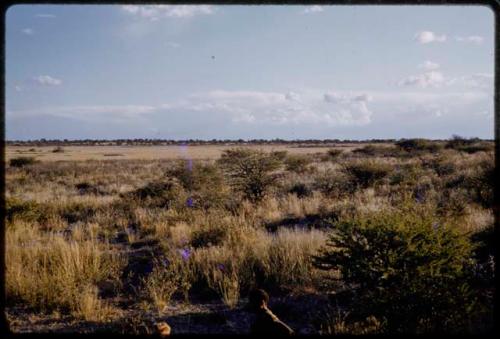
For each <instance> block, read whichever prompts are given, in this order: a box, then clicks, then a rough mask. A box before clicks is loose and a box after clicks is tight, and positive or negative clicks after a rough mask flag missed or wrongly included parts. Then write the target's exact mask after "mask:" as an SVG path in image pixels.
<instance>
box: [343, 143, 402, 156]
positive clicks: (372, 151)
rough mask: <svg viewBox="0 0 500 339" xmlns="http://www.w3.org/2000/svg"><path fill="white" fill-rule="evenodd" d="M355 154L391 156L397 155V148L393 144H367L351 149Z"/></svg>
mask: <svg viewBox="0 0 500 339" xmlns="http://www.w3.org/2000/svg"><path fill="white" fill-rule="evenodd" d="M352 152H353V153H355V154H362V155H367V156H378V157H392V156H397V155H399V152H398V149H397V148H395V147H394V146H392V147H387V146H378V145H367V146H364V147H361V148H356V149H354V150H353V151H352Z"/></svg>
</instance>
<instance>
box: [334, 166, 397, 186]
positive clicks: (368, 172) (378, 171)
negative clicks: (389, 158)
mask: <svg viewBox="0 0 500 339" xmlns="http://www.w3.org/2000/svg"><path fill="white" fill-rule="evenodd" d="M391 170H392V166H391V165H389V164H387V163H382V162H375V161H370V160H365V161H360V162H354V163H350V164H346V165H344V167H343V171H344V172H345V173H346V174H348V175H350V176H351V177H352V178H353V179H354V182H355V183H357V184H358V185H359V186H360V187H362V188H366V187H369V186H372V185H373V184H374V183H375V182H377V181H379V180H380V179H383V178H385V177H386V176H387V175H388V174H389V173H390V172H391Z"/></svg>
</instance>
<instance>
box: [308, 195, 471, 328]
mask: <svg viewBox="0 0 500 339" xmlns="http://www.w3.org/2000/svg"><path fill="white" fill-rule="evenodd" d="M334 226H335V229H334V231H332V234H331V236H330V239H329V242H328V244H327V246H326V247H325V248H324V249H323V251H322V253H321V254H320V255H319V256H316V257H315V265H316V266H317V267H318V268H320V269H324V270H332V269H333V270H339V271H340V272H341V279H342V280H343V281H344V282H345V283H347V284H348V285H350V286H352V287H353V288H355V289H356V290H357V294H356V295H357V297H356V298H355V300H354V301H353V306H352V307H353V313H354V314H356V315H358V316H360V317H361V318H366V317H367V316H370V315H373V316H375V317H376V318H377V319H378V320H380V321H381V328H382V330H383V331H386V332H411V333H415V332H426V331H440V330H442V331H453V330H456V331H460V330H461V329H464V328H466V327H467V326H468V321H469V319H470V318H469V317H470V316H471V314H472V313H473V311H474V305H475V304H474V301H475V299H474V295H473V292H472V291H471V290H470V287H469V285H468V284H467V282H466V277H467V271H468V265H469V263H470V258H471V250H472V246H471V244H470V241H469V240H468V238H467V237H466V236H464V235H462V234H460V233H459V232H458V231H457V230H456V227H455V228H453V227H450V226H449V225H447V224H445V223H442V222H441V221H440V220H438V219H437V218H436V216H435V213H434V212H433V211H429V210H425V209H424V208H423V207H417V206H416V205H409V206H407V207H405V208H402V209H401V210H400V211H397V212H385V211H384V212H378V213H373V214H372V215H365V216H358V217H355V218H352V219H350V220H345V221H343V222H339V223H337V224H335V225H334Z"/></svg>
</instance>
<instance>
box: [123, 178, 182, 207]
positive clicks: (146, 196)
mask: <svg viewBox="0 0 500 339" xmlns="http://www.w3.org/2000/svg"><path fill="white" fill-rule="evenodd" d="M124 197H125V198H132V199H135V200H138V201H139V202H140V203H141V204H142V205H145V206H149V207H158V208H171V207H173V206H174V205H175V204H176V203H177V202H179V201H182V202H183V203H184V202H185V201H186V200H187V196H186V194H185V192H184V190H183V189H182V187H181V186H180V185H179V184H178V183H176V182H175V181H172V180H170V181H167V182H163V181H155V182H150V183H148V184H147V185H145V186H143V187H141V188H138V189H137V190H135V191H132V192H130V193H129V194H126V195H124ZM183 198H184V199H183Z"/></svg>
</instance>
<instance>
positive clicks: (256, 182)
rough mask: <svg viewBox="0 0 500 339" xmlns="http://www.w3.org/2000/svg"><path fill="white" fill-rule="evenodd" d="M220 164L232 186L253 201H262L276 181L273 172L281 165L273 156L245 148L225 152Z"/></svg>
mask: <svg viewBox="0 0 500 339" xmlns="http://www.w3.org/2000/svg"><path fill="white" fill-rule="evenodd" d="M218 162H219V164H220V166H221V167H222V168H223V169H224V170H225V172H226V173H227V174H228V176H229V179H230V184H231V185H232V186H233V187H234V188H235V189H236V190H238V191H240V192H242V193H243V195H244V196H245V197H246V198H247V199H249V200H251V201H260V200H262V198H263V197H264V196H265V195H266V191H267V190H268V189H269V187H270V186H271V185H272V184H273V181H274V177H273V176H272V175H271V172H272V171H274V170H276V169H278V168H279V167H280V164H281V163H280V161H279V160H278V159H276V157H275V156H273V155H270V154H267V153H265V152H263V151H257V150H251V149H244V148H237V149H230V150H225V151H224V152H223V153H222V155H221V157H220V159H219V160H218Z"/></svg>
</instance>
